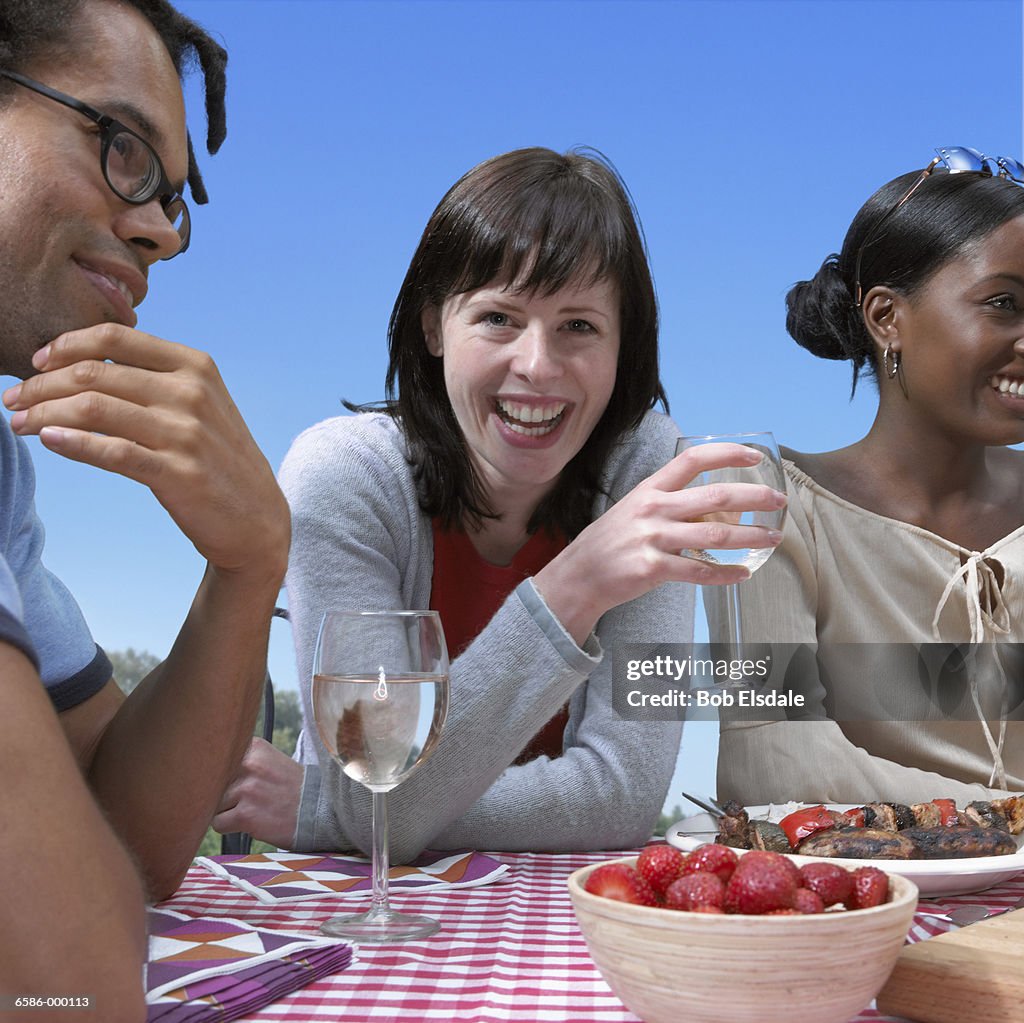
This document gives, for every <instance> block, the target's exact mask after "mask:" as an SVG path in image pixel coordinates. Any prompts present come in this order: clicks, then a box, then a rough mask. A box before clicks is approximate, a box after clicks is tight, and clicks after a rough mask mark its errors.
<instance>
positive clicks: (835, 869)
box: [800, 863, 853, 906]
mask: <svg viewBox="0 0 1024 1023" xmlns="http://www.w3.org/2000/svg"><path fill="white" fill-rule="evenodd" d="M800 883H801V884H802V885H803V886H804V888H807V889H809V890H810V891H812V892H815V893H816V894H817V895H819V896H820V897H821V901H822V902H823V903H824V904H825V905H826V906H834V905H836V903H839V902H844V903H845V902H846V900H847V899H848V898H849V897H850V893H851V892H852V891H853V875H852V874H851V873H850V872H849V871H848V870H847V869H846V868H845V867H840V866H839V864H837V863H808V864H806V865H805V866H803V867H801V868H800Z"/></svg>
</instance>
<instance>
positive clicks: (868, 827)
mask: <svg viewBox="0 0 1024 1023" xmlns="http://www.w3.org/2000/svg"><path fill="white" fill-rule="evenodd" d="M722 811H723V814H722V816H721V817H720V818H719V822H718V829H719V837H718V839H717V841H718V842H719V843H722V844H724V845H732V846H734V847H737V848H741V849H770V850H773V851H775V852H798V853H800V854H802V855H807V856H838V857H844V858H849V859H956V858H962V857H973V856H999V855H1006V854H1012V853H1015V852H1017V843H1016V841H1015V840H1014V837H1013V836H1014V835H1018V834H1020V833H1021V832H1022V831H1024V797H1021V796H1010V797H1008V798H1006V799H999V800H991V801H987V800H979V801H976V802H973V803H970V804H969V805H968V806H967V807H965V809H963V810H958V809H957V808H956V805H955V803H954V802H953V800H951V799H935V800H932V801H931V802H928V803H916V804H914V805H913V806H906V805H904V804H901V803H868V804H866V805H865V806H859V807H855V808H854V809H852V810H847V811H839V810H829V809H827V808H826V807H824V806H813V807H806V808H804V809H801V810H797V811H795V812H794V813H791V814H789V815H788V816H786V817H784V818H783V819H782V820H781V821H780V822H779V823H778V824H774V823H772V822H769V821H751V820H750V819H749V817H748V815H747V813H746V811H745V810H744V809H743V807H742V806H740V804H739V803H736V802H734V801H730V802H728V803H725V804H724V805H723V806H722Z"/></svg>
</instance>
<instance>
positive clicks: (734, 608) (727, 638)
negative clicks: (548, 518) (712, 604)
mask: <svg viewBox="0 0 1024 1023" xmlns="http://www.w3.org/2000/svg"><path fill="white" fill-rule="evenodd" d="M722 589H723V590H724V591H725V594H724V595H725V626H726V630H725V635H724V636H723V637H722V639H723V641H724V642H725V643H727V644H728V652H727V654H726V656H727V657H728V658H729V659H730V660H737V659H741V658H742V657H743V650H742V649H741V645H742V640H741V638H740V588H739V585H738V584H737V583H732V584H730V585H728V586H723V587H722Z"/></svg>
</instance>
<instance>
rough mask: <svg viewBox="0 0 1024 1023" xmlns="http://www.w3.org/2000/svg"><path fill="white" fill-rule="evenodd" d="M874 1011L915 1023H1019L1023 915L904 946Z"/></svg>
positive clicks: (1023, 1008)
mask: <svg viewBox="0 0 1024 1023" xmlns="http://www.w3.org/2000/svg"><path fill="white" fill-rule="evenodd" d="M878 1009H879V1011H880V1012H883V1013H887V1014H889V1015H892V1016H906V1017H907V1018H909V1019H912V1020H918V1021H920V1023H1022V1021H1024V910H1013V911H1011V912H1009V913H1006V914H1004V915H1002V916H997V917H993V918H992V919H991V920H983V921H982V922H981V923H977V924H971V925H970V926H969V927H963V928H960V929H959V930H953V931H950V932H949V933H948V934H941V935H939V936H938V937H935V938H929V939H928V940H927V941H919V942H917V943H915V944H913V945H908V946H907V947H906V948H904V949H903V951H902V952H901V953H900V957H899V959H898V960H897V961H896V968H895V969H894V970H893V971H892V975H891V976H890V977H889V980H888V981H887V982H886V985H885V987H884V988H882V990H881V992H880V993H879V995H878Z"/></svg>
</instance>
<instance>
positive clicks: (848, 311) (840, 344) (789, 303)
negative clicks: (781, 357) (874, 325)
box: [786, 253, 864, 365]
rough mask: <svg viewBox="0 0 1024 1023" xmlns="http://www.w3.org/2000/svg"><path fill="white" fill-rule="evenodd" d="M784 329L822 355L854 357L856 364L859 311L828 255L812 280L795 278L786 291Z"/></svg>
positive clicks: (858, 360) (834, 259)
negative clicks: (794, 282) (796, 279)
mask: <svg viewBox="0 0 1024 1023" xmlns="http://www.w3.org/2000/svg"><path fill="white" fill-rule="evenodd" d="M786 330H787V332H788V333H789V335H790V337H792V338H793V340H794V341H796V343H797V344H798V345H800V346H801V347H803V348H806V349H807V350H808V351H809V352H810V353H811V354H812V355H817V356H818V357H819V358H821V359H853V360H854V362H855V364H857V365H859V364H860V363H862V362H863V361H864V357H863V355H862V354H860V351H859V349H861V347H862V346H861V345H860V344H858V336H859V335H860V334H861V333H862V330H863V328H862V326H861V322H860V312H859V310H858V309H857V307H856V305H855V304H854V301H853V298H852V296H851V295H850V289H849V287H848V286H847V284H846V281H845V280H844V279H843V275H842V273H841V271H840V269H839V256H838V254H836V253H833V254H832V255H831V256H829V257H828V258H827V259H826V260H825V262H824V263H822V264H821V268H820V269H819V270H818V272H817V273H816V274H815V275H814V277H813V279H812V280H809V281H798V282H797V283H796V284H794V285H793V287H792V288H790V289H789V292H788V294H787V295H786Z"/></svg>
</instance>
